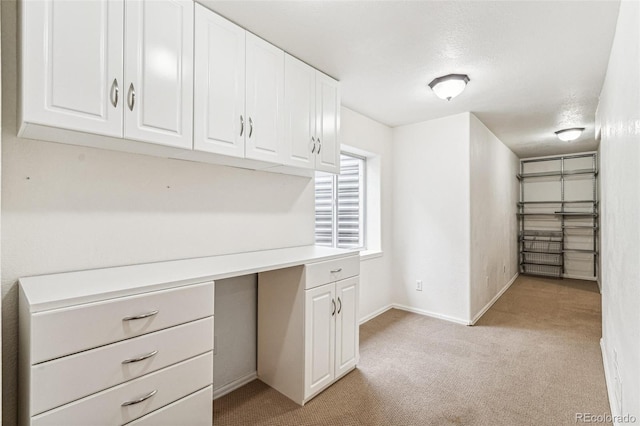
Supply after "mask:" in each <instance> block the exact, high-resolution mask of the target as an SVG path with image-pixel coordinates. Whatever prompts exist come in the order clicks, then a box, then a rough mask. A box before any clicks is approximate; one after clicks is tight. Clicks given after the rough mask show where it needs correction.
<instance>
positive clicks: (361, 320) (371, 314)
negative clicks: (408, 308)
mask: <svg viewBox="0 0 640 426" xmlns="http://www.w3.org/2000/svg"><path fill="white" fill-rule="evenodd" d="M392 308H393V305H392V304H391V305H387V306H383V307H382V308H380V309H378V310H376V311H373V312H372V313H370V314H369V315H367V316H365V317H364V318H361V319H360V325H362V324H364V323H365V322H367V321H369V320H372V319H374V318H375V317H377V316H378V315H382V314H384V313H385V312H387V311H388V310H389V309H392Z"/></svg>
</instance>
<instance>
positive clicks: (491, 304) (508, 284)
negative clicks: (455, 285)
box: [471, 272, 520, 325]
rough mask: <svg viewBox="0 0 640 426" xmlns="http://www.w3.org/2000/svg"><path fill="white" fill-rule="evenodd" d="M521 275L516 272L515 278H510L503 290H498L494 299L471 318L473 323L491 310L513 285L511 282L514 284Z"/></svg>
mask: <svg viewBox="0 0 640 426" xmlns="http://www.w3.org/2000/svg"><path fill="white" fill-rule="evenodd" d="M519 275H520V273H519V272H516V274H515V275H514V276H513V278H511V280H509V282H508V283H507V284H505V286H504V287H502V290H500V291H499V292H498V294H496V295H495V296H494V297H493V299H491V300H490V301H489V303H487V304H486V305H484V308H482V309H481V310H480V312H478V313H477V314H476V316H475V317H473V319H472V320H471V325H474V324H475V323H476V322H478V320H479V319H480V318H481V317H482V316H483V315H484V314H485V313H486V312H487V311H488V310H489V308H491V307H492V306H493V304H494V303H496V302H497V301H498V299H500V296H502V295H503V294H504V292H505V291H507V290H509V287H511V284H513V283H514V282H515V280H516V278H518V276H519Z"/></svg>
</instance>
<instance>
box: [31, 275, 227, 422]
mask: <svg viewBox="0 0 640 426" xmlns="http://www.w3.org/2000/svg"><path fill="white" fill-rule="evenodd" d="M57 285H58V286H60V284H59V282H58V283H57ZM44 287H48V286H42V287H40V286H38V285H37V284H36V285H35V286H32V285H30V284H29V282H28V281H27V282H26V283H23V282H22V281H21V282H20V299H19V309H20V317H19V320H20V363H19V368H20V393H21V395H20V424H21V425H33V426H49V425H51V426H58V425H68V426H85V425H92V426H100V425H105V426H106V425H123V424H129V423H131V422H134V421H135V422H138V423H135V424H154V425H162V424H180V425H184V426H187V425H190V426H191V425H194V426H195V425H201V424H211V420H212V411H211V396H212V391H211V389H212V384H213V333H214V331H213V330H214V318H213V310H214V284H213V282H203V283H197V284H191V285H184V286H182V285H180V284H176V285H175V287H172V288H169V289H165V290H157V291H150V292H142V293H140V292H136V291H139V290H134V291H133V292H132V293H131V294H127V295H125V296H122V297H116V298H113V297H110V296H109V293H108V292H109V288H102V287H100V286H97V287H96V288H95V292H93V293H91V294H90V295H91V296H92V297H95V298H96V299H97V301H95V302H91V303H82V304H76V302H75V301H74V300H73V299H71V300H63V301H61V303H62V304H63V306H61V307H59V308H55V309H44V310H41V309H40V308H39V307H37V305H36V307H34V305H32V304H31V303H30V301H31V300H46V299H45V297H46V296H48V295H50V294H52V293H47V292H45V291H44V290H42V288H44ZM60 287H62V286H60ZM64 290H65V289H63V288H61V292H62V293H63V294H64ZM42 294H44V296H42ZM30 297H31V299H30ZM185 306H188V307H189V308H190V309H185V308H184V307H185ZM205 401H206V402H205ZM184 413H188V414H189V415H188V416H185V415H184ZM181 416H182V419H181V420H180V421H179V422H177V423H176V422H175V419H176V418H179V417H181Z"/></svg>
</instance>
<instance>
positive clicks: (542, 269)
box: [522, 263, 562, 278]
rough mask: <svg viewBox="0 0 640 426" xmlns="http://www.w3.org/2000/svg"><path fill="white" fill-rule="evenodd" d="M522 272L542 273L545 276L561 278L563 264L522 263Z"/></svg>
mask: <svg viewBox="0 0 640 426" xmlns="http://www.w3.org/2000/svg"><path fill="white" fill-rule="evenodd" d="M522 272H523V273H524V274H530V275H542V276H545V277H553V278H560V277H561V276H562V266H554V265H529V264H526V263H525V264H523V265H522Z"/></svg>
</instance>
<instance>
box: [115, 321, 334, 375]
mask: <svg viewBox="0 0 640 426" xmlns="http://www.w3.org/2000/svg"><path fill="white" fill-rule="evenodd" d="M338 313H340V312H339V311H338ZM157 353H158V351H157V350H156V351H153V352H149V353H148V354H144V355H140V356H138V357H135V358H129V359H125V360H124V361H122V363H123V364H133V363H134V362H140V361H144V360H145V359H149V358H151V357H152V356H154V355H156V354H157Z"/></svg>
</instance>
